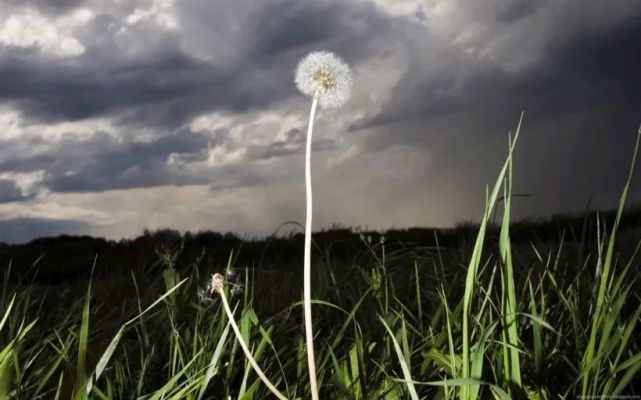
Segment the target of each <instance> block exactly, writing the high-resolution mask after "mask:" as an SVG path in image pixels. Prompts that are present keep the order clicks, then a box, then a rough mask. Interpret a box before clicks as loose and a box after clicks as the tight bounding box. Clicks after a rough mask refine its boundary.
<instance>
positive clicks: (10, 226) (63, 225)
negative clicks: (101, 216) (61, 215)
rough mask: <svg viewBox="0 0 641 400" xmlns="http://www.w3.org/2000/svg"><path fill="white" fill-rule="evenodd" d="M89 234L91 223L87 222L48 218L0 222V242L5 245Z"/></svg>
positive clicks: (16, 219)
mask: <svg viewBox="0 0 641 400" xmlns="http://www.w3.org/2000/svg"><path fill="white" fill-rule="evenodd" d="M89 232H90V226H89V223H87V222H85V221H74V220H58V219H47V218H15V219H5V220H0V242H4V243H25V242H28V241H30V240H31V239H33V238H36V237H44V236H58V235H62V234H70V235H81V234H87V233H89Z"/></svg>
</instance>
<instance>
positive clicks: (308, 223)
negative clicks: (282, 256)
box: [303, 95, 318, 400]
mask: <svg viewBox="0 0 641 400" xmlns="http://www.w3.org/2000/svg"><path fill="white" fill-rule="evenodd" d="M317 105H318V95H316V96H314V99H313V101H312V109H311V111H310V113H309V125H308V126H307V146H306V150H305V194H306V197H307V217H306V219H305V256H304V265H303V268H304V274H303V280H304V284H303V303H304V314H305V341H306V344H307V368H308V370H309V387H310V391H311V395H312V400H318V383H317V382H316V362H315V359H314V330H313V326H312V285H311V249H312V174H311V163H310V159H311V155H312V132H313V130H314V115H315V114H316V106H317Z"/></svg>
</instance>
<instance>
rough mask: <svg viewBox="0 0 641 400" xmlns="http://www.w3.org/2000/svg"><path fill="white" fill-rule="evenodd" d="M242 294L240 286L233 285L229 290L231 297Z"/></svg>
mask: <svg viewBox="0 0 641 400" xmlns="http://www.w3.org/2000/svg"><path fill="white" fill-rule="evenodd" d="M241 293H243V287H242V286H240V285H234V287H232V288H231V295H232V296H237V295H239V294H241Z"/></svg>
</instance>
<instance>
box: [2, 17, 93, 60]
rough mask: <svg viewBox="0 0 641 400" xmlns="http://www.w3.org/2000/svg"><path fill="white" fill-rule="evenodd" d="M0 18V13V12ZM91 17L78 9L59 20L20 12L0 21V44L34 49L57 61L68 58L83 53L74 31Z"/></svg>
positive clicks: (83, 49) (82, 47)
mask: <svg viewBox="0 0 641 400" xmlns="http://www.w3.org/2000/svg"><path fill="white" fill-rule="evenodd" d="M0 15H1V12H0ZM92 17H93V13H92V12H91V10H88V9H79V10H76V11H74V12H73V13H70V14H68V15H63V16H60V17H54V18H51V17H45V16H43V15H41V14H40V13H38V12H37V11H36V10H34V9H30V8H24V9H21V10H20V11H17V12H14V13H11V14H9V15H8V16H5V18H2V22H0V43H2V44H6V45H10V46H19V47H36V48H38V49H40V50H41V51H43V52H45V53H48V54H52V55H54V56H59V57H72V56H77V55H79V54H82V53H84V51H85V47H84V46H83V45H82V43H80V42H79V41H78V40H77V39H76V38H75V37H74V36H73V33H74V30H75V29H77V28H78V27H81V26H83V25H84V24H86V23H87V22H88V21H90V20H91V19H92Z"/></svg>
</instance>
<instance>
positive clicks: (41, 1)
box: [3, 0, 86, 15]
mask: <svg viewBox="0 0 641 400" xmlns="http://www.w3.org/2000/svg"><path fill="white" fill-rule="evenodd" d="M3 3H6V4H7V5H14V6H21V7H31V8H36V9H38V10H40V11H42V12H44V13H47V14H54V15H57V14H63V13H66V12H68V11H70V10H73V9H74V8H77V7H79V6H81V5H83V4H84V3H86V0H3Z"/></svg>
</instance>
